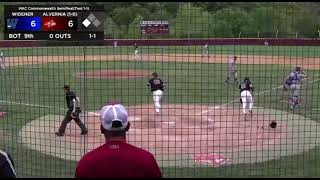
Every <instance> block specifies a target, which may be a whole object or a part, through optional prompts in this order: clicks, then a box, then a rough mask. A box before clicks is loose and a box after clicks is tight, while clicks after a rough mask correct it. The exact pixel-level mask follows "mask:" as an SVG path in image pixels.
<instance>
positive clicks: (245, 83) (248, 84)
mask: <svg viewBox="0 0 320 180" xmlns="http://www.w3.org/2000/svg"><path fill="white" fill-rule="evenodd" d="M239 90H240V93H241V92H242V91H252V92H253V91H254V88H253V85H252V83H251V82H250V81H249V80H246V81H243V82H242V83H241V84H240V85H239Z"/></svg>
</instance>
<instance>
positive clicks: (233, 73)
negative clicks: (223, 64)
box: [225, 56, 239, 85]
mask: <svg viewBox="0 0 320 180" xmlns="http://www.w3.org/2000/svg"><path fill="white" fill-rule="evenodd" d="M236 61H237V56H233V58H232V59H229V62H228V69H227V79H226V81H225V84H226V85H229V81H230V78H233V81H234V84H239V82H238V78H237V68H236Z"/></svg>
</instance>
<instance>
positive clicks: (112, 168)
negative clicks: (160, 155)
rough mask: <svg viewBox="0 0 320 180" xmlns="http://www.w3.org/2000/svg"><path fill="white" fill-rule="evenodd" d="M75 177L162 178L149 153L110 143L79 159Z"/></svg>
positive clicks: (119, 143)
mask: <svg viewBox="0 0 320 180" xmlns="http://www.w3.org/2000/svg"><path fill="white" fill-rule="evenodd" d="M75 177H76V178H89V177H92V178H94V177H97V178H98V177H105V178H106V177H154V178H162V174H161V171H160V168H159V166H158V164H157V162H156V160H155V158H154V156H153V155H152V154H151V153H150V152H148V151H146V150H143V149H141V148H138V147H135V146H132V145H130V144H128V143H125V142H121V141H110V142H107V143H106V144H104V145H102V146H100V147H98V148H97V149H94V150H92V151H91V152H89V153H87V154H85V155H84V156H83V157H82V158H81V160H80V161H79V163H78V166H77V169H76V174H75Z"/></svg>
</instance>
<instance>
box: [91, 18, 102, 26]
mask: <svg viewBox="0 0 320 180" xmlns="http://www.w3.org/2000/svg"><path fill="white" fill-rule="evenodd" d="M92 24H93V25H94V26H95V27H98V26H99V25H100V24H101V22H100V21H99V20H98V19H96V20H94V21H93V22H92Z"/></svg>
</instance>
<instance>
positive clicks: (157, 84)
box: [148, 78, 164, 92]
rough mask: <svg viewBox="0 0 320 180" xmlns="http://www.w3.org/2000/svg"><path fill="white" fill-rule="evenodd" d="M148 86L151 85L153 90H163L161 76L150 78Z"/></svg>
mask: <svg viewBox="0 0 320 180" xmlns="http://www.w3.org/2000/svg"><path fill="white" fill-rule="evenodd" d="M148 86H151V92H153V91H157V90H161V91H163V88H164V85H163V81H162V80H161V79H160V78H152V79H149V83H148Z"/></svg>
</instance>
